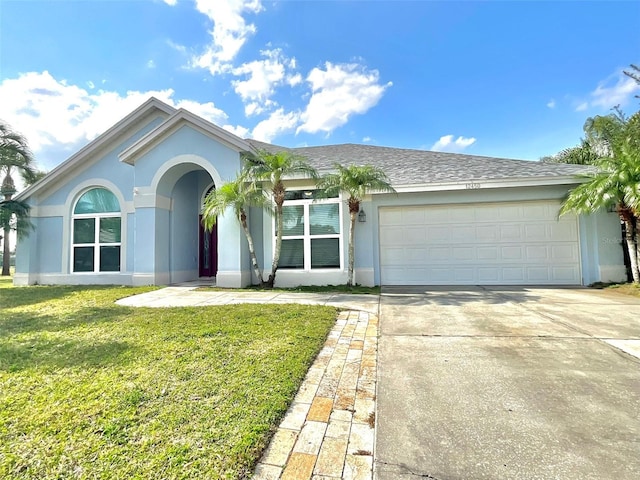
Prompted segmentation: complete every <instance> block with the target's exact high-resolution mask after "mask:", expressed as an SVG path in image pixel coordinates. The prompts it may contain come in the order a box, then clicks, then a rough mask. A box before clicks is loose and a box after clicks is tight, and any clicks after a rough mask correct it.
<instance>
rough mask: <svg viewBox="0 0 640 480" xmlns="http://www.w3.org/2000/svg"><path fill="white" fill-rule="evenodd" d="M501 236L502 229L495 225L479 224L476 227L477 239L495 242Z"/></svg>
mask: <svg viewBox="0 0 640 480" xmlns="http://www.w3.org/2000/svg"><path fill="white" fill-rule="evenodd" d="M498 238H500V230H499V229H498V227H497V226H495V225H486V226H485V225H479V226H477V227H476V240H477V241H478V242H488V243H494V242H496V241H497V240H498Z"/></svg>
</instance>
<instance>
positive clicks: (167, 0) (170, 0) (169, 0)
mask: <svg viewBox="0 0 640 480" xmlns="http://www.w3.org/2000/svg"><path fill="white" fill-rule="evenodd" d="M163 1H164V3H166V4H167V5H169V6H171V7H174V6H175V5H176V4H177V3H178V0H163Z"/></svg>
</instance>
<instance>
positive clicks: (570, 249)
mask: <svg viewBox="0 0 640 480" xmlns="http://www.w3.org/2000/svg"><path fill="white" fill-rule="evenodd" d="M550 250H551V259H552V260H556V261H558V262H563V261H568V260H574V261H578V257H579V255H578V248H577V247H576V246H575V245H553V246H551V247H550Z"/></svg>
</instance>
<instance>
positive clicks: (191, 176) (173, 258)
mask: <svg viewBox="0 0 640 480" xmlns="http://www.w3.org/2000/svg"><path fill="white" fill-rule="evenodd" d="M198 180H199V172H191V173H188V174H187V175H185V176H184V177H182V178H181V179H180V180H178V182H177V183H176V186H175V187H174V189H173V193H172V195H171V198H172V204H173V208H172V210H171V215H170V216H171V224H170V228H169V231H170V236H171V245H170V253H169V255H170V270H171V272H182V273H181V277H184V276H187V277H188V276H190V277H191V279H193V278H197V276H198V215H199V211H200V205H199V203H200V195H199V193H200V192H199V190H198ZM189 272H190V274H189ZM183 280H184V278H180V279H177V278H173V276H172V278H171V281H172V282H176V281H183Z"/></svg>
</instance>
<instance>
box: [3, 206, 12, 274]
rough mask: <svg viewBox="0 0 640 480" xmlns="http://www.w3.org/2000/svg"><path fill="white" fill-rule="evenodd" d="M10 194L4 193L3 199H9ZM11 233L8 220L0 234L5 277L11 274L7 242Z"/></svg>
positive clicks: (9, 250)
mask: <svg viewBox="0 0 640 480" xmlns="http://www.w3.org/2000/svg"><path fill="white" fill-rule="evenodd" d="M11 196H12V195H11V194H6V195H5V196H4V199H5V200H6V201H9V200H11ZM10 234H11V225H10V224H9V220H7V223H6V224H5V225H2V235H3V237H4V238H3V245H4V248H3V249H2V276H3V277H6V276H9V275H10V274H11V271H10V270H11V244H10V242H9V236H10Z"/></svg>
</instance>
